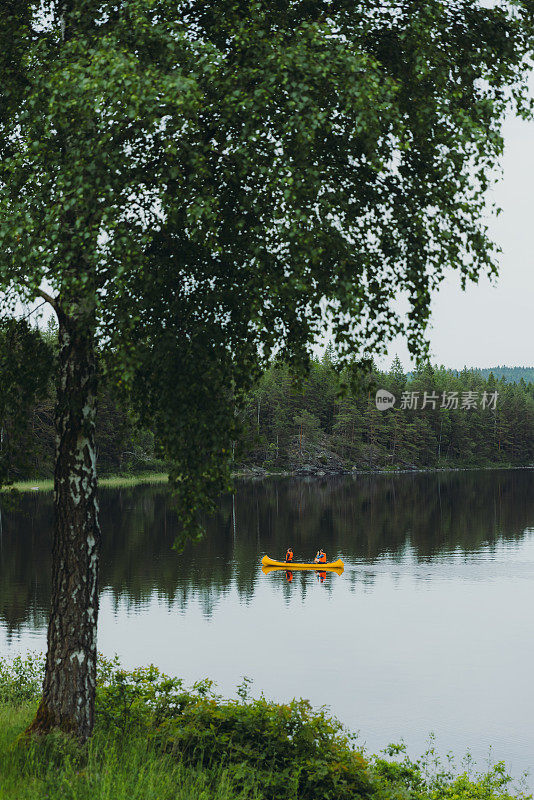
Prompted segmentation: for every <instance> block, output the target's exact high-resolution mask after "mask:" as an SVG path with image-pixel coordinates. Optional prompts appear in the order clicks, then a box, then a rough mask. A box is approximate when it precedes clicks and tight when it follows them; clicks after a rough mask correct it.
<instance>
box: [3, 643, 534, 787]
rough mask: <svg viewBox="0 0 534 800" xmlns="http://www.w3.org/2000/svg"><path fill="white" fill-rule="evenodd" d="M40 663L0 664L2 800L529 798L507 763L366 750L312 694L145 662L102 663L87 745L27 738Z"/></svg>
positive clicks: (36, 659) (56, 736) (34, 659)
mask: <svg viewBox="0 0 534 800" xmlns="http://www.w3.org/2000/svg"><path fill="white" fill-rule="evenodd" d="M42 665H43V660H42V657H40V656H35V655H34V656H27V657H26V658H19V659H18V660H15V661H14V662H11V663H10V662H7V661H5V660H2V659H0V789H1V795H2V798H4V800H40V798H42V797H46V798H47V800H63V798H65V797H69V798H71V800H89V798H90V800H116V798H126V797H128V798H131V799H132V800H136V798H137V800H163V799H164V798H168V799H169V800H171V798H172V800H193V799H194V800H201V798H203V799H204V800H274V798H276V800H325V798H327V799H328V800H354V798H358V800H399V798H410V799H411V800H441V799H442V798H443V800H448V799H450V800H473V798H481V797H483V798H485V800H526V798H527V797H528V795H527V794H525V792H524V791H523V789H524V787H523V786H521V785H519V786H518V787H517V788H516V787H513V784H512V780H511V778H510V777H509V776H508V775H507V773H506V771H505V767H504V765H503V764H495V765H487V766H486V767H485V769H484V770H483V771H482V772H480V773H478V772H476V770H475V769H474V768H473V765H472V764H469V765H468V767H467V769H466V768H465V765H464V766H463V767H462V768H461V769H460V770H456V769H455V767H454V765H453V764H451V762H450V761H449V760H448V761H447V763H446V764H444V763H440V762H439V761H437V760H436V758H435V753H434V751H433V750H432V748H431V747H430V748H429V750H428V751H427V753H425V754H423V756H422V757H421V758H419V759H417V760H416V761H414V760H411V759H410V758H409V757H408V755H407V754H406V752H405V748H404V746H403V745H390V746H389V747H388V748H386V752H385V753H384V754H380V755H379V756H376V755H371V754H368V753H367V752H366V751H365V750H363V749H361V748H360V747H359V746H358V742H357V741H355V737H354V736H353V735H352V734H350V733H349V732H348V731H346V730H345V729H344V728H343V727H342V726H341V725H340V723H338V722H337V721H336V720H335V719H334V718H332V717H331V716H330V715H329V714H328V713H327V712H326V711H325V710H324V709H320V710H318V711H316V710H314V709H313V708H312V707H311V706H310V704H309V702H308V701H307V700H293V701H291V702H290V703H288V704H284V705H282V704H279V703H275V702H271V701H268V700H266V699H265V698H264V697H263V696H262V697H260V698H259V699H252V698H250V697H249V695H248V685H247V683H246V681H245V680H244V681H243V684H242V685H241V687H239V690H238V695H239V698H238V699H237V700H224V699H223V698H222V697H220V696H219V695H217V694H215V693H214V690H213V687H212V683H211V682H210V681H207V680H205V681H201V682H198V683H196V684H195V685H194V686H193V687H192V688H191V689H187V688H185V687H184V685H183V682H182V681H181V680H179V679H177V678H171V677H169V676H166V675H163V674H161V673H160V672H159V670H158V669H157V668H156V667H153V666H149V667H146V668H140V669H137V670H133V671H126V670H123V669H122V668H121V667H120V665H119V664H118V662H117V661H116V660H115V661H109V660H106V659H100V660H99V666H98V688H97V698H96V722H95V730H94V733H93V736H92V738H91V739H90V740H89V742H88V743H87V744H85V745H79V744H78V743H77V742H76V741H75V740H74V739H73V738H71V737H69V736H67V735H65V734H63V733H61V732H58V731H53V732H52V733H51V734H50V735H48V736H39V737H33V738H28V737H27V736H26V735H25V731H26V729H27V727H28V726H29V724H30V723H31V721H32V718H33V715H34V714H35V710H36V707H37V702H38V698H39V693H40V681H41V676H42Z"/></svg>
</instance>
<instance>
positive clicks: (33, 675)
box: [0, 653, 44, 705]
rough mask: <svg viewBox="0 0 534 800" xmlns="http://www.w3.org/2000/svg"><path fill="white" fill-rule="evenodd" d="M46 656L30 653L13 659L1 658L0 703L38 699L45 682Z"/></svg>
mask: <svg viewBox="0 0 534 800" xmlns="http://www.w3.org/2000/svg"><path fill="white" fill-rule="evenodd" d="M43 670H44V656H43V655H42V654H41V653H29V654H28V655H26V656H24V657H23V656H15V657H14V658H13V659H12V660H11V661H7V660H6V659H0V703H11V704H14V705H16V704H18V703H26V702H28V701H29V700H36V699H37V698H38V697H39V694H40V692H41V686H42V683H43Z"/></svg>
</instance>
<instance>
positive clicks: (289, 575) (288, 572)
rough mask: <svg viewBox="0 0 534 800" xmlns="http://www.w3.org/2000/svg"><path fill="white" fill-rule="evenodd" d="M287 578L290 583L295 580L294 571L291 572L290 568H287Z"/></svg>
mask: <svg viewBox="0 0 534 800" xmlns="http://www.w3.org/2000/svg"><path fill="white" fill-rule="evenodd" d="M286 580H287V582H288V583H291V581H292V580H293V573H292V572H291V570H290V569H286Z"/></svg>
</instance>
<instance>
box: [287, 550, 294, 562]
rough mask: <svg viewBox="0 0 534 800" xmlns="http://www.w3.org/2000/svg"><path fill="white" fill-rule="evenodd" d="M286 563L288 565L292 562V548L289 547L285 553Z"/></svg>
mask: <svg viewBox="0 0 534 800" xmlns="http://www.w3.org/2000/svg"><path fill="white" fill-rule="evenodd" d="M286 561H287V563H288V564H289V563H290V562H291V561H293V550H292V548H291V547H288V548H287V553H286Z"/></svg>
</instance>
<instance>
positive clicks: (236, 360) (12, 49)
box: [0, 0, 534, 523]
mask: <svg viewBox="0 0 534 800" xmlns="http://www.w3.org/2000/svg"><path fill="white" fill-rule="evenodd" d="M533 22H534V12H533V9H532V4H531V3H530V2H527V0H524V2H521V1H520V0H503V1H502V2H497V3H496V4H494V6H493V7H492V8H486V7H485V4H482V3H481V2H477V0H447V2H440V1H438V0H427V1H425V2H410V1H408V0H399V1H398V2H392V1H390V0H382V1H381V2H376V0H363V1H362V2H355V0H211V2H210V3H206V2H204V0H183V1H182V2H180V1H178V2H176V0H173V1H172V2H171V1H170V0H121V1H120V2H117V0H109V2H108V1H106V0H63V2H60V1H59V0H58V1H57V2H52V1H51V0H48V2H46V1H45V2H42V3H37V2H32V0H5V2H4V3H3V4H2V9H1V10H0V31H1V33H0V39H1V42H0V44H1V47H0V69H1V74H2V77H3V80H2V82H1V85H0V157H1V166H0V252H1V253H2V257H1V260H0V286H1V288H2V290H3V291H4V293H5V296H6V298H7V299H10V298H13V297H14V296H19V297H20V296H22V297H23V298H25V299H32V298H33V297H35V296H36V295H38V294H39V289H40V288H41V289H42V288H45V289H47V290H48V291H49V292H51V293H52V294H53V295H54V296H55V297H56V298H57V302H58V304H59V305H60V306H61V307H62V308H63V309H64V310H65V312H66V313H71V314H72V315H75V316H77V317H79V319H80V323H81V324H82V323H84V324H86V325H89V324H93V320H94V324H95V326H96V328H95V330H96V334H97V336H98V337H99V339H100V341H101V342H102V344H103V345H105V346H107V347H108V348H109V350H110V352H111V353H112V354H113V358H114V362H115V364H116V369H117V372H118V373H119V375H120V380H121V381H122V382H123V385H124V387H125V388H126V390H127V391H130V392H132V394H133V397H134V401H135V403H136V406H137V408H138V411H139V413H140V414H141V416H142V417H143V418H146V419H150V420H151V421H152V423H153V424H154V425H155V427H156V430H157V433H158V436H159V439H160V441H161V442H162V446H163V447H164V449H165V451H166V452H167V454H168V455H170V456H171V457H172V458H173V459H174V461H175V462H176V469H175V471H174V477H175V478H177V479H178V478H180V480H179V489H180V492H181V499H182V505H183V508H184V509H185V512H186V513H185V516H184V521H185V522H186V523H187V522H189V521H191V520H192V519H193V516H194V512H195V509H196V506H197V504H198V502H199V501H205V500H207V498H208V496H210V495H211V493H212V491H213V489H214V488H215V487H217V486H219V487H220V485H221V480H222V476H223V475H224V467H225V464H226V462H227V460H228V458H227V457H228V453H229V451H230V449H231V442H232V439H233V438H234V437H235V431H234V427H235V426H234V419H235V408H236V406H237V405H238V404H239V402H240V398H241V396H242V392H243V390H244V389H245V388H247V386H248V385H249V384H250V381H251V380H252V379H253V378H254V377H255V376H256V375H257V374H258V371H259V369H260V368H261V366H262V364H263V363H264V362H265V359H266V358H267V357H268V355H269V354H270V353H271V352H272V351H273V350H278V351H281V352H282V353H284V354H285V355H286V356H287V357H289V358H290V359H292V360H293V361H294V362H295V363H297V364H302V363H305V362H306V358H307V353H308V348H309V343H310V341H312V340H313V339H314V337H316V336H317V335H319V334H320V332H321V331H322V330H323V329H324V328H325V326H326V325H330V326H331V328H332V330H333V332H334V334H335V338H336V343H337V347H338V350H339V352H340V354H341V356H342V359H344V360H346V361H347V360H350V359H351V358H353V357H354V356H355V355H358V356H361V355H363V354H365V353H366V352H371V351H377V350H380V348H382V347H384V344H385V343H386V342H387V340H388V339H390V338H391V337H392V336H394V335H396V334H398V333H405V334H407V336H408V340H409V344H410V347H411V350H412V352H413V353H414V354H416V355H417V354H421V353H422V352H424V349H425V345H424V341H423V338H422V336H421V333H422V331H423V330H424V327H425V325H426V322H427V320H428V313H429V298H430V292H431V290H432V289H433V288H434V287H436V286H437V285H438V284H439V283H440V281H441V280H442V278H443V275H444V274H445V272H446V271H447V270H449V269H456V270H459V272H460V274H461V276H462V280H463V281H464V282H465V280H467V279H474V280H476V279H477V277H478V275H479V274H480V273H481V272H482V271H485V270H489V271H490V272H493V271H494V269H495V268H494V266H493V261H492V256H493V246H492V243H491V242H490V241H489V239H488V236H487V232H486V228H485V223H484V214H485V212H486V206H485V194H484V193H485V190H486V188H487V185H488V180H489V178H490V176H491V174H492V170H493V169H494V167H495V165H496V163H497V160H498V157H499V156H500V154H501V152H502V137H501V132H500V131H501V122H502V118H503V114H504V112H505V109H506V107H507V105H508V104H509V103H511V102H513V103H515V105H516V107H517V108H518V110H519V112H520V113H522V114H525V115H526V114H527V113H528V101H527V98H526V88H525V75H526V71H527V69H528V60H527V59H528V56H529V54H530V49H531V44H532V40H533V36H532V34H533ZM399 296H406V297H407V298H408V300H409V304H410V312H409V313H408V315H407V316H406V317H404V316H401V315H399V313H398V310H397V309H398V305H397V304H396V301H397V299H398V297H399Z"/></svg>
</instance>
